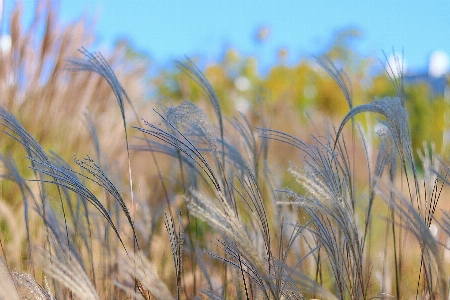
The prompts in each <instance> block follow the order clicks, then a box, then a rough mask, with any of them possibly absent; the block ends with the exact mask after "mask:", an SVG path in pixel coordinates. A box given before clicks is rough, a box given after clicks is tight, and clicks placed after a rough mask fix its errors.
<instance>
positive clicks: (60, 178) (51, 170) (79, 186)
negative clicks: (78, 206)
mask: <svg viewBox="0 0 450 300" xmlns="http://www.w3.org/2000/svg"><path fill="white" fill-rule="evenodd" d="M30 160H31V161H32V162H33V163H34V165H35V167H32V169H33V170H35V171H36V172H39V173H41V174H43V175H47V176H49V177H51V178H52V179H50V180H47V179H41V180H39V181H41V182H44V183H50V184H55V185H57V186H61V187H63V188H66V189H68V190H70V191H72V192H75V193H76V194H78V195H79V196H80V197H81V198H82V199H83V200H87V201H89V202H90V203H91V204H92V205H93V206H94V207H95V208H96V209H97V210H98V211H99V212H100V213H101V214H102V216H103V217H104V218H105V220H106V221H107V222H108V223H109V224H110V226H111V227H112V229H113V230H114V232H115V233H116V236H117V238H118V239H119V241H120V243H121V244H122V246H123V248H124V249H125V251H127V250H126V247H125V244H124V242H123V240H122V238H121V237H120V234H119V231H118V230H117V228H116V226H115V225H114V222H113V221H112V219H111V217H110V215H109V213H108V211H107V209H106V208H105V207H104V206H103V204H102V203H101V202H100V200H98V199H97V197H96V196H95V195H94V194H93V193H92V192H91V191H90V190H89V189H88V188H87V187H86V186H85V185H84V184H83V183H82V182H81V181H80V179H79V178H78V176H77V173H76V172H75V171H74V170H72V169H68V168H67V167H66V166H61V165H56V164H53V163H51V162H43V161H38V160H35V159H32V158H30ZM78 175H81V174H78ZM81 176H83V175H81Z"/></svg>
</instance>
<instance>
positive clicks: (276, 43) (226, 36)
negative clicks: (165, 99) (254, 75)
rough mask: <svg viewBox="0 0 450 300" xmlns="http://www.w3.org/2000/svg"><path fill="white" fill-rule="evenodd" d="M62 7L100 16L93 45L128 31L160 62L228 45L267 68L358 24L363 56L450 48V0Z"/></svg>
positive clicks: (420, 62)
mask: <svg viewBox="0 0 450 300" xmlns="http://www.w3.org/2000/svg"><path fill="white" fill-rule="evenodd" d="M7 1H8V0H7ZM9 1H10V4H9V5H12V3H13V2H12V0H9ZM24 3H25V15H31V14H32V13H33V9H34V1H31V0H29V1H24ZM7 5H8V4H7ZM59 5H60V18H61V19H62V21H63V23H64V22H70V21H71V20H74V19H76V18H78V17H80V16H81V15H82V14H87V16H88V17H89V18H90V19H95V20H96V26H95V29H94V30H95V36H96V37H97V39H98V43H97V44H96V45H94V48H97V49H91V50H100V49H102V48H104V47H108V46H110V45H113V44H114V42H115V41H116V40H117V39H118V38H121V37H126V38H127V39H129V40H130V41H131V42H132V44H133V45H134V46H135V47H136V48H137V49H138V50H139V51H142V52H145V53H147V54H149V55H150V57H151V58H152V59H153V60H154V61H155V62H156V64H157V65H164V64H167V63H171V61H173V60H174V59H183V58H184V56H190V57H192V56H196V55H200V57H202V58H204V59H205V60H207V61H214V60H217V59H218V58H219V57H220V56H221V55H222V54H223V53H224V51H225V49H227V48H228V47H233V48H236V49H237V50H238V51H239V52H241V53H243V54H245V55H257V56H259V58H260V62H261V65H262V66H263V67H267V66H270V65H271V64H272V63H274V62H275V61H276V56H277V51H278V50H279V49H280V48H286V49H287V50H288V53H289V56H288V59H289V61H290V62H296V61H298V60H299V58H300V57H304V56H306V55H315V54H320V53H321V52H322V51H323V50H324V49H326V47H327V46H329V45H330V43H331V41H332V40H333V36H334V33H335V32H337V31H338V30H341V29H344V28H350V27H352V28H357V29H359V30H361V32H362V37H361V38H360V39H358V40H357V41H356V42H355V44H354V46H355V49H357V50H358V52H360V53H361V54H362V55H364V56H372V57H375V58H380V59H382V58H383V53H382V51H383V50H384V51H386V52H391V50H392V49H393V48H394V49H396V50H398V51H399V52H401V51H402V49H403V50H404V53H405V58H406V63H407V66H408V69H413V70H420V69H426V66H427V63H428V59H429V55H430V53H431V51H433V50H436V49H440V50H444V51H445V52H447V53H449V54H450V38H449V35H450V1H448V0H447V1H415V0H410V1H384V0H374V1H362V0H360V1H337V0H328V1H325V0H318V1H312V0H298V1H283V0H281V1H256V0H247V1H245V0H242V1H234V0H232V1H225V0H221V1H216V0H210V1H193V0H184V1H174V0H172V1H171V0H167V1H162V0H161V1H137V0H128V1H126V0H123V1H118V0H90V1H88V0H77V1H75V0H62V1H61V3H60V4H59ZM261 26H267V27H268V28H269V29H270V34H269V36H268V38H267V40H266V41H265V42H264V43H263V44H258V43H256V42H255V39H254V36H255V31H256V29H257V28H259V27H261ZM80 46H81V45H80Z"/></svg>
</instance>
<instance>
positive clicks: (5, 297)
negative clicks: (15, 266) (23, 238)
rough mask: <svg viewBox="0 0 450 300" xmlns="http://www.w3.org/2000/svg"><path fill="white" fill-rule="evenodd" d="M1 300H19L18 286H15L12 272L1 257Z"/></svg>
mask: <svg viewBox="0 0 450 300" xmlns="http://www.w3.org/2000/svg"><path fill="white" fill-rule="evenodd" d="M0 299H1V300H9V299H10V300H19V299H20V297H19V294H18V293H17V289H16V286H15V284H14V281H13V278H12V276H11V272H10V271H9V269H8V267H7V265H6V262H5V261H4V260H3V258H2V257H0Z"/></svg>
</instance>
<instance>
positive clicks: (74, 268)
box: [41, 246, 100, 300]
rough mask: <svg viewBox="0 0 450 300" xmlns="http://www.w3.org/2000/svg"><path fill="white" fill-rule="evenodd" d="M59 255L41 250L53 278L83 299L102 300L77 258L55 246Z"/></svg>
mask: <svg viewBox="0 0 450 300" xmlns="http://www.w3.org/2000/svg"><path fill="white" fill-rule="evenodd" d="M54 248H55V250H56V252H57V255H56V256H55V255H52V254H51V253H49V252H48V251H46V250H42V251H41V256H42V260H43V263H42V267H43V269H44V271H45V272H46V273H47V274H49V275H50V276H51V277H52V278H53V279H55V280H57V281H59V282H60V283H61V284H63V285H64V286H65V287H66V288H68V289H69V290H70V291H72V292H73V293H74V294H75V295H76V296H77V297H78V298H79V299H81V300H100V298H99V296H98V294H97V291H96V290H95V288H94V285H93V284H92V282H91V281H90V279H89V276H88V275H87V274H86V271H85V270H84V268H83V267H82V266H81V265H80V263H79V262H78V260H77V258H76V257H75V256H74V255H73V254H72V253H71V252H70V251H64V250H63V249H61V248H59V247H57V246H55V247H54Z"/></svg>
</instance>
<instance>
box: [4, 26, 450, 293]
mask: <svg viewBox="0 0 450 300" xmlns="http://www.w3.org/2000/svg"><path fill="white" fill-rule="evenodd" d="M48 22H51V19H48ZM44 52H45V51H44ZM80 52H81V56H82V57H81V58H72V59H69V60H68V65H66V66H67V67H68V69H70V70H72V71H89V73H87V74H84V75H83V76H86V77H82V75H80V74H79V73H69V72H68V74H71V75H70V77H69V79H70V80H68V82H67V85H68V86H71V85H72V84H73V85H75V86H76V87H77V88H79V89H80V91H81V90H82V89H81V87H82V86H86V87H87V88H89V84H88V82H92V81H95V82H96V88H95V89H93V90H96V91H97V88H98V89H99V90H102V89H103V88H104V87H105V86H104V84H105V83H104V81H106V86H107V87H109V88H110V89H111V91H112V92H109V93H108V92H104V93H103V94H100V95H98V94H96V93H97V92H95V93H93V94H92V95H91V96H90V97H89V98H90V100H89V101H92V102H93V104H92V105H93V107H90V108H89V113H87V114H85V115H86V118H85V124H84V127H83V128H85V129H86V130H85V132H83V133H80V135H85V136H84V137H83V141H84V144H85V145H88V144H89V145H92V147H91V148H89V149H90V150H91V151H90V153H83V154H85V155H82V156H81V157H84V158H83V159H80V158H77V156H75V155H73V153H71V157H72V160H71V162H69V160H68V159H66V157H67V155H65V154H67V151H71V148H70V146H71V145H70V144H69V143H67V144H64V143H61V144H60V145H59V146H58V147H56V148H58V149H63V148H69V149H68V150H67V149H65V150H63V151H62V154H57V153H56V151H55V152H53V151H47V150H46V149H47V148H49V145H48V143H47V142H48V137H46V136H45V135H43V136H39V132H34V134H32V132H30V131H31V130H35V129H34V127H33V126H30V125H29V124H27V123H26V122H25V123H24V122H22V118H18V116H21V115H20V114H18V112H20V111H21V110H27V111H29V110H30V108H29V107H26V105H27V104H25V103H14V102H13V101H12V100H11V101H10V99H9V98H8V101H10V102H8V103H6V104H4V105H3V106H2V107H0V123H1V124H2V126H3V128H4V135H3V136H2V137H1V138H0V142H1V143H3V144H2V145H4V146H3V147H4V149H5V150H7V151H9V153H7V154H6V153H5V154H4V155H2V156H1V157H0V160H1V162H2V166H3V170H2V178H3V180H4V181H5V182H6V181H8V182H9V184H11V183H13V184H14V186H16V187H17V191H18V193H17V195H18V196H15V197H14V199H9V200H8V199H7V197H12V196H11V193H6V194H5V195H3V198H4V199H7V200H8V205H3V204H2V205H1V206H0V213H1V214H2V215H7V214H9V213H10V212H12V213H14V214H15V215H17V216H20V219H18V220H20V221H21V222H22V221H23V228H21V229H17V230H18V232H15V231H16V228H15V226H16V227H17V224H14V221H11V220H10V219H6V218H5V221H4V222H2V224H1V226H2V231H5V232H8V233H9V234H8V235H2V237H1V239H0V241H1V244H2V253H1V257H2V258H1V260H0V298H2V299H3V298H5V299H6V298H8V299H20V298H24V297H28V298H33V299H55V298H56V299H75V298H77V299H111V298H115V299H117V298H119V299H124V298H136V299H153V298H156V299H172V298H176V299H191V298H194V297H198V298H200V297H206V298H211V299H235V298H236V299H313V298H320V299H373V298H396V299H405V298H410V297H413V296H415V297H416V298H423V299H443V298H447V297H448V294H449V287H448V277H447V272H446V270H447V269H448V264H449V262H448V260H446V253H447V252H446V251H448V244H447V242H448V240H450V226H449V224H450V217H449V213H447V211H445V210H440V209H439V207H438V205H441V203H440V201H439V200H440V198H441V197H443V196H444V195H445V194H446V186H447V185H448V184H450V182H449V180H448V177H447V174H448V171H449V167H448V166H447V165H446V164H447V162H446V161H445V158H441V157H439V155H438V154H437V153H436V151H435V149H434V148H432V149H431V150H429V149H428V148H427V147H424V150H423V151H422V152H420V155H419V157H420V160H421V166H420V168H419V166H417V165H416V161H415V159H414V157H413V148H412V141H411V133H410V128H409V121H408V114H407V112H406V110H405V101H407V99H406V98H405V93H403V87H402V84H401V76H400V78H398V79H397V78H393V79H392V81H393V85H394V87H395V90H396V91H397V93H396V95H392V96H389V97H384V98H376V99H374V100H373V101H372V102H371V103H368V104H361V105H358V106H354V104H353V100H352V89H351V87H350V85H349V82H350V80H349V79H348V77H347V76H346V75H345V74H344V73H343V72H340V71H338V70H337V68H336V67H335V66H334V65H333V64H332V62H331V61H330V60H329V59H328V58H319V59H318V61H319V63H320V64H321V65H322V66H323V67H324V69H325V71H326V72H327V73H328V74H329V75H330V76H331V77H332V78H333V79H334V80H335V81H336V82H337V84H338V86H339V88H340V89H341V91H342V92H343V94H344V97H345V99H346V100H347V103H348V105H349V112H348V114H347V115H346V116H345V117H344V118H343V120H342V121H341V122H340V125H339V126H338V127H337V129H335V128H334V127H332V126H328V127H327V128H325V129H324V130H322V131H321V132H320V130H319V132H317V133H316V134H314V135H311V136H310V137H309V141H306V140H305V139H303V138H299V137H296V136H294V135H291V134H288V133H285V132H283V131H282V130H277V129H272V128H271V127H272V126H269V125H268V124H269V123H270V122H269V121H270V120H267V119H266V118H265V115H267V112H265V111H264V109H263V108H261V114H260V115H259V117H258V118H257V119H256V120H252V119H251V118H249V117H248V116H247V115H245V114H241V115H240V116H239V117H235V118H233V119H227V118H226V117H225V116H224V115H223V114H222V110H221V106H220V105H221V103H220V101H219V99H218V97H217V95H216V94H215V92H214V89H213V88H212V86H211V85H210V84H209V82H208V80H207V78H206V77H205V76H204V75H203V74H202V72H201V71H200V70H199V69H198V68H197V67H196V66H195V65H194V64H193V62H192V61H187V62H186V63H181V62H179V63H177V66H178V67H179V68H180V69H181V70H182V71H183V72H185V73H186V74H187V75H188V76H189V77H190V78H191V79H193V80H194V82H196V83H197V84H198V85H199V86H200V87H201V88H202V89H203V90H204V92H205V93H206V95H207V98H208V100H209V102H208V103H207V104H206V106H205V107H202V106H201V104H198V103H197V104H194V103H193V102H190V101H184V102H182V103H181V104H179V105H178V106H173V107H169V106H167V107H166V106H164V105H161V106H160V107H159V108H158V109H154V111H150V110H149V109H136V108H135V107H134V104H133V103H132V102H131V99H133V97H131V96H130V97H129V95H128V94H127V93H126V92H125V88H124V87H125V86H126V85H125V84H122V83H121V82H120V81H119V79H118V78H121V76H120V75H119V74H117V75H116V74H115V72H114V71H113V67H112V66H111V63H112V62H111V61H109V60H107V59H106V58H104V57H103V56H102V55H100V54H96V53H91V52H89V51H87V50H86V49H85V48H82V50H81V51H80ZM64 53H65V52H64ZM68 57H69V56H68ZM58 66H59V65H58ZM55 68H56V67H55ZM56 69H57V68H56ZM56 69H55V70H56ZM55 72H62V71H60V70H59V69H57V71H55ZM91 73H96V74H97V75H100V76H97V77H94V76H93V75H92V74H91ZM55 74H56V73H55ZM58 74H59V73H58ZM51 78H53V77H51ZM101 78H102V79H101ZM51 80H53V79H51ZM51 80H50V81H49V82H47V84H48V85H50V86H52V87H55V86H56V83H55V82H52V81H51ZM55 80H56V79H55ZM80 82H81V83H83V84H80ZM48 89H50V87H48ZM68 89H69V90H70V88H68ZM45 90H46V88H45V87H43V91H45ZM67 93H69V92H67ZM44 94H45V93H44ZM33 95H34V94H33ZM45 95H46V96H45V97H49V98H50V99H53V96H49V95H48V94H45ZM97 96H105V97H104V98H103V97H97ZM110 96H114V97H115V99H116V103H117V105H119V110H120V115H118V114H117V112H116V115H117V116H118V117H120V120H119V121H117V120H115V119H114V117H113V116H114V112H115V110H116V109H115V108H114V106H113V105H112V103H114V102H109V101H108V102H106V101H104V102H102V101H103V100H104V99H107V98H109V97H110ZM30 97H31V96H30ZM91 98H92V99H91ZM94 98H95V101H97V102H95V101H94V100H93V99H94ZM27 99H28V98H27ZM39 99H40V98H39ZM72 100H73V99H72ZM89 101H88V102H89ZM98 102H102V104H99V103H98ZM28 105H30V104H28ZM34 105H36V104H34ZM68 105H69V106H70V105H75V104H68ZM96 105H98V106H96ZM208 105H209V108H210V111H212V114H213V116H214V118H212V119H210V118H209V117H208V113H207V112H208ZM58 106H59V107H61V106H63V104H62V103H60V104H58ZM49 107H51V105H50V106H49ZM80 107H81V106H80ZM80 107H78V106H77V108H78V109H80ZM52 109H53V108H52ZM128 110H130V111H131V113H130V114H128V113H127V111H128ZM77 112H79V111H77V110H72V111H71V113H72V114H76V113H77ZM93 112H95V113H96V114H97V116H99V115H102V114H106V115H108V117H109V118H110V119H113V121H109V122H111V123H108V124H113V125H111V126H109V127H108V126H106V125H104V124H101V122H100V124H98V123H97V122H96V121H95V120H96V118H95V117H93V115H94V113H93ZM137 112H139V114H138V113H137ZM63 113H65V111H61V112H59V113H58V114H57V118H58V119H63V117H62V114H63ZM369 113H370V114H371V113H375V114H377V116H378V117H379V118H380V120H378V122H379V124H378V128H379V129H378V130H377V132H376V137H375V138H373V137H370V136H369V135H368V134H367V132H366V133H365V132H364V129H363V128H362V127H361V126H360V125H359V124H357V123H356V121H355V119H354V118H355V116H357V115H359V114H369ZM31 115H32V116H33V117H36V118H38V120H40V118H41V117H39V114H38V113H36V114H31ZM81 115H83V114H82V113H80V116H81ZM16 116H17V117H16ZM50 116H52V114H50ZM151 116H153V118H154V119H153V120H150V119H149V118H150V117H151ZM139 117H143V120H142V119H139ZM19 119H20V120H19ZM24 119H26V118H24ZM141 120H142V121H141ZM284 121H285V120H283V122H284ZM46 122H49V121H48V120H47V121H46ZM114 123H118V125H117V124H114ZM347 123H351V124H348V125H347V126H346V124H347ZM56 124H59V123H56ZM76 124H78V123H77V122H74V123H71V125H76ZM277 124H278V123H275V125H277ZM350 125H351V126H350ZM274 127H276V126H274ZM349 127H350V128H349ZM29 128H31V129H29ZM43 128H47V127H43ZM55 128H56V129H58V128H57V126H55ZM77 128H78V127H77ZM47 129H49V130H50V129H52V127H49V128H47ZM366 130H368V132H370V130H372V129H371V128H366ZM65 132H66V131H64V130H62V131H61V133H60V134H63V133H65ZM46 134H48V133H46ZM35 135H37V136H35ZM61 136H64V135H61ZM104 136H106V137H104ZM105 140H106V142H105ZM118 140H121V141H122V142H121V143H120V142H118ZM70 141H71V142H74V143H75V142H77V141H78V139H77V138H73V139H70ZM278 142H281V143H278ZM50 146H51V145H50ZM79 146H80V145H78V144H77V145H76V147H75V148H74V149H73V151H75V150H79V149H80V148H83V147H79ZM283 147H285V148H283ZM20 148H21V149H20ZM275 149H276V151H274V150H275ZM286 149H289V150H286ZM292 150H294V151H296V156H297V161H298V162H291V163H290V165H289V167H288V173H289V175H288V176H290V177H291V178H293V180H295V182H296V184H292V185H290V186H285V185H284V184H283V183H282V182H283V178H284V176H285V175H284V170H283V171H282V172H278V171H276V169H275V167H274V165H273V164H272V159H273V158H274V157H275V156H277V157H278V158H279V156H283V155H285V153H286V152H287V151H292ZM85 151H86V152H89V151H88V150H85ZM24 157H25V159H23V158H24ZM149 157H150V158H151V159H150V160H149ZM356 157H359V158H358V159H356ZM361 157H362V158H363V159H360V158H361ZM298 158H300V160H298ZM25 166H26V167H25ZM124 170H125V171H124ZM420 170H423V172H422V171H420ZM123 174H126V175H123ZM361 174H363V175H361ZM13 184H11V186H12V185H13ZM11 189H12V190H13V189H14V188H11ZM17 203H18V204H17ZM13 205H15V206H16V207H15V210H16V211H18V212H13V211H14V209H11V208H10V206H13ZM433 226H434V227H437V228H439V229H440V233H439V235H434V234H433V232H432V230H431V229H432V228H433ZM12 233H14V234H16V235H17V236H14V235H13V234H12ZM14 239H15V245H18V248H19V249H12V246H11V245H12V244H13V243H12V242H10V240H14ZM17 241H18V242H17ZM406 249H408V250H406ZM14 250H15V251H17V252H20V254H15V253H14ZM380 261H382V263H380ZM24 266H25V267H24ZM17 268H23V269H26V273H17V272H16V271H13V270H12V269H17ZM406 272H407V273H409V274H410V275H409V276H403V274H405V273H406Z"/></svg>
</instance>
